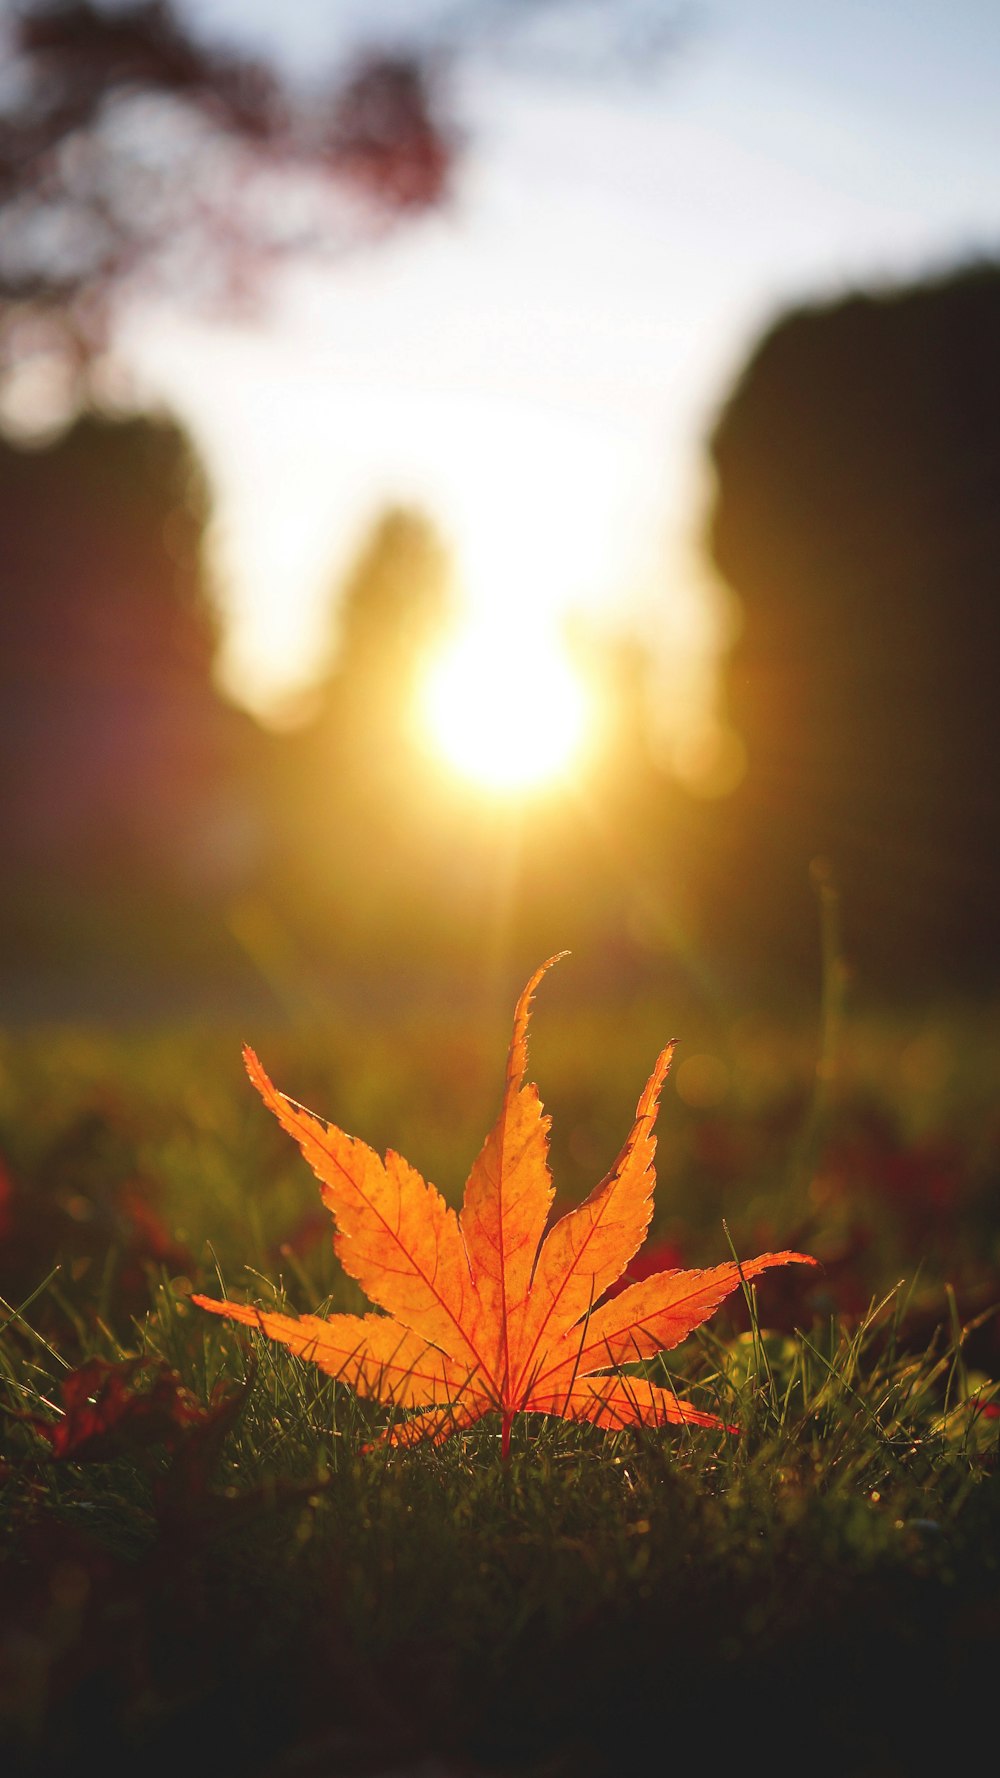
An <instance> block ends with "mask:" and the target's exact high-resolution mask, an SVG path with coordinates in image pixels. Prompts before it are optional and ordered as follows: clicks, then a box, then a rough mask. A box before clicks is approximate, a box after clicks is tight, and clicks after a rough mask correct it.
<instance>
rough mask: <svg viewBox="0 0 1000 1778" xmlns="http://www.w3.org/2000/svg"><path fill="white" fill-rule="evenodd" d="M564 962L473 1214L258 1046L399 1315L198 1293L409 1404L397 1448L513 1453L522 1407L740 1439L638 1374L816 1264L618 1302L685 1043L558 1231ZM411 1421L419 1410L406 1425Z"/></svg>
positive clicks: (778, 1258) (281, 1105)
mask: <svg viewBox="0 0 1000 1778" xmlns="http://www.w3.org/2000/svg"><path fill="white" fill-rule="evenodd" d="M560 954H561V955H564V954H565V953H560ZM557 961H558V958H556V957H550V958H549V960H548V962H547V963H543V964H542V966H541V968H540V969H538V970H536V971H535V974H534V975H533V976H532V978H531V980H530V982H529V983H528V985H527V987H526V988H525V990H524V993H523V994H522V995H521V998H520V1000H519V1001H518V1003H517V1009H516V1012H515V1014H514V1035H513V1038H512V1040H511V1046H510V1053H509V1056H508V1060H507V1078H506V1084H505V1087H504V1095H503V1104H502V1106H501V1108H500V1116H499V1118H498V1119H497V1121H496V1123H495V1125H494V1126H493V1129H492V1130H491V1131H490V1133H489V1135H488V1136H487V1138H486V1141H485V1143H484V1144H483V1147H482V1150H481V1152H480V1154H479V1157H478V1159H477V1160H476V1162H475V1164H474V1166H473V1168H472V1172H471V1173H470V1175H469V1179H468V1182H467V1184H466V1187H465V1199H464V1202H463V1205H462V1210H461V1213H460V1214H459V1215H456V1213H455V1211H454V1210H452V1209H451V1208H450V1206H449V1205H448V1204H447V1203H446V1202H445V1199H444V1198H443V1197H442V1195H441V1193H440V1192H439V1191H438V1190H437V1189H436V1188H435V1187H434V1186H433V1185H428V1184H426V1183H425V1181H424V1180H423V1179H421V1177H420V1175H419V1173H416V1172H415V1171H414V1169H413V1168H412V1167H411V1166H409V1165H408V1163H407V1162H406V1161H404V1160H403V1159H402V1157H401V1156H400V1155H398V1154H395V1153H394V1152H393V1150H392V1149H389V1150H388V1152H387V1154H386V1157H385V1160H384V1161H382V1160H380V1159H379V1157H378V1155H377V1154H376V1153H375V1152H374V1150H373V1149H371V1148H368V1147H367V1146H366V1144H365V1143H363V1142H360V1141H358V1140H357V1139H356V1138H355V1137H352V1136H347V1135H345V1133H344V1131H343V1130H338V1129H337V1128H336V1127H335V1126H334V1125H332V1124H330V1125H327V1124H324V1123H322V1122H321V1121H320V1120H319V1119H318V1118H316V1117H313V1116H312V1115H311V1113H310V1112H308V1111H305V1110H303V1109H302V1107H301V1106H299V1105H297V1104H295V1103H294V1102H293V1101H292V1100H290V1099H288V1098H286V1097H285V1095H284V1094H283V1093H279V1092H277V1091H276V1089H275V1088H274V1087H273V1086H272V1084H271V1082H270V1080H269V1079H268V1077H267V1075H266V1074H265V1073H264V1070H263V1068H262V1067H261V1065H260V1063H259V1062H258V1060H257V1057H256V1056H255V1055H254V1053H253V1051H252V1050H249V1049H248V1050H245V1051H244V1060H245V1062H246V1066H247V1072H248V1073H249V1075H250V1079H251V1080H252V1082H253V1084H254V1086H255V1087H256V1088H257V1091H258V1092H259V1093H260V1095H261V1098H262V1099H263V1100H264V1103H265V1105H267V1106H268V1107H269V1109H270V1110H271V1111H273V1112H274V1115H275V1117H276V1118H277V1119H278V1121H279V1123H281V1124H282V1126H283V1127H284V1128H285V1129H286V1130H287V1131H288V1133H289V1135H291V1136H294V1137H295V1140H296V1142H297V1143H298V1145H299V1147H300V1148H301V1150H302V1153H303V1154H304V1156H305V1158H306V1160H307V1161H308V1162H309V1165H310V1166H311V1167H312V1169H313V1172H314V1173H315V1174H316V1176H317V1178H318V1179H319V1181H320V1185H321V1188H322V1197H323V1202H324V1204H325V1205H326V1207H327V1209H328V1210H329V1211H330V1212H331V1214H332V1215H333V1218H334V1221H335V1223H336V1228H337V1233H336V1235H335V1237H334V1248H335V1251H336V1253H337V1256H338V1258H339V1259H340V1262H341V1264H342V1265H343V1267H344V1270H345V1271H346V1272H348V1273H349V1274H350V1276H351V1277H352V1278H354V1279H356V1281H357V1282H358V1284H360V1285H361V1287H362V1289H363V1290H364V1291H365V1292H366V1294H367V1295H368V1296H369V1297H370V1298H371V1300H372V1301H373V1302H374V1303H376V1304H377V1305H378V1307H379V1308H380V1309H381V1310H383V1311H384V1313H382V1314H373V1315H330V1316H326V1317H320V1316H316V1315H303V1316H300V1317H298V1318H296V1317H294V1316H290V1315H280V1314H275V1313H272V1312H271V1311H269V1310H267V1309H257V1308H253V1307H251V1306H250V1305H247V1304H242V1303H233V1302H225V1301H223V1302H219V1301H216V1300H215V1299H213V1298H211V1297H204V1296H196V1297H194V1299H193V1300H194V1302H196V1303H197V1304H198V1305H199V1306H200V1307H201V1308H203V1309H208V1310H210V1311H211V1312H212V1313H213V1314H215V1315H226V1316H228V1317H229V1319H230V1320H232V1321H238V1322H242V1323H243V1324H244V1326H247V1327H253V1328H257V1329H258V1330H259V1331H260V1332H261V1333H264V1334H266V1335H267V1336H268V1338H269V1339H272V1340H277V1341H279V1342H280V1343H281V1344H282V1345H285V1346H288V1347H289V1348H290V1350H291V1351H293V1352H296V1353H298V1354H299V1356H300V1357H302V1358H306V1359H309V1360H311V1361H312V1363H314V1364H317V1365H319V1367H320V1369H321V1370H323V1371H326V1372H328V1373H329V1375H330V1376H333V1377H338V1378H340V1379H341V1380H342V1381H345V1382H347V1383H349V1384H350V1385H352V1386H353V1388H354V1389H356V1390H357V1392H358V1394H359V1395H364V1396H371V1397H374V1398H375V1399H376V1400H377V1401H380V1402H383V1403H385V1404H386V1405H387V1406H390V1407H392V1408H393V1409H395V1410H397V1415H396V1418H395V1420H394V1424H393V1426H392V1427H391V1429H390V1431H389V1433H388V1435H387V1436H388V1437H389V1439H390V1440H391V1442H392V1443H394V1444H406V1445H410V1444H417V1443H419V1442H420V1441H421V1440H424V1439H430V1440H432V1441H434V1442H435V1443H439V1442H440V1441H441V1440H443V1439H445V1438H447V1437H448V1436H449V1434H450V1433H452V1432H454V1431H456V1430H458V1429H460V1428H462V1427H465V1426H469V1425H471V1424H472V1422H473V1421H475V1420H479V1419H481V1417H482V1416H483V1415H484V1414H487V1413H490V1412H496V1413H498V1414H499V1415H500V1421H501V1450H502V1453H503V1455H504V1456H505V1457H506V1455H507V1453H508V1450H509V1447H510V1433H511V1426H512V1423H513V1419H514V1416H515V1414H519V1413H540V1414H556V1415H560V1416H562V1418H563V1419H567V1420H591V1421H593V1422H594V1423H595V1425H598V1426H603V1427H607V1428H613V1429H617V1428H620V1427H624V1426H637V1425H642V1426H661V1425H663V1424H665V1423H668V1422H681V1423H687V1424H689V1425H694V1426H708V1427H716V1428H722V1427H724V1426H725V1422H724V1421H722V1420H720V1419H719V1418H718V1417H717V1416H716V1415H715V1414H709V1413H706V1412H704V1411H703V1410H702V1409H700V1408H696V1407H694V1406H693V1404H692V1403H691V1402H688V1401H682V1400H680V1399H679V1398H678V1397H677V1396H676V1395H675V1394H674V1393H673V1391H672V1390H670V1389H665V1388H662V1387H660V1386H658V1385H656V1384H653V1383H649V1382H647V1381H645V1379H643V1378H641V1377H637V1376H633V1375H629V1374H624V1373H623V1372H622V1368H621V1367H622V1366H623V1365H624V1364H627V1363H630V1362H631V1361H633V1360H635V1359H642V1358H648V1357H650V1356H651V1355H652V1354H653V1353H655V1352H663V1351H669V1350H670V1348H671V1347H673V1346H676V1345H678V1344H679V1343H680V1342H681V1340H684V1339H686V1338H687V1336H688V1334H690V1333H691V1332H693V1330H694V1329H695V1328H696V1327H700V1326H701V1324H702V1322H703V1321H706V1320H707V1319H708V1317H709V1316H710V1315H711V1314H713V1313H714V1311H715V1310H716V1309H717V1308H718V1307H719V1305H720V1303H722V1302H723V1301H724V1300H725V1298H726V1297H727V1296H729V1295H730V1294H731V1293H732V1292H733V1291H734V1290H736V1289H737V1287H738V1286H739V1285H740V1284H742V1283H744V1282H745V1281H748V1280H749V1279H752V1278H756V1277H757V1276H758V1274H759V1273H761V1272H764V1271H767V1270H768V1268H769V1267H770V1266H783V1265H788V1264H789V1263H790V1262H792V1261H795V1262H799V1263H801V1264H803V1265H815V1263H816V1261H815V1260H814V1259H813V1258H812V1257H811V1256H810V1255H809V1254H805V1253H763V1254H761V1255H760V1256H759V1257H758V1258H757V1259H751V1260H744V1261H742V1262H740V1263H737V1262H736V1261H734V1260H729V1261H726V1262H725V1263H724V1264H723V1265H719V1266H712V1267H709V1268H708V1269H707V1270H690V1271H686V1270H681V1269H679V1268H673V1269H671V1270H669V1271H664V1272H658V1273H655V1274H654V1275H653V1276H651V1277H648V1278H643V1279H641V1280H640V1281H639V1282H638V1283H636V1284H632V1285H630V1286H629V1287H628V1288H627V1289H625V1290H622V1291H621V1292H620V1293H619V1294H618V1295H617V1296H614V1297H612V1298H610V1299H608V1300H607V1301H602V1300H601V1299H602V1298H603V1297H604V1295H605V1292H606V1291H607V1290H608V1289H609V1287H610V1286H611V1285H612V1284H614V1283H615V1281H616V1280H617V1279H618V1278H619V1277H620V1276H621V1274H622V1272H623V1271H624V1269H625V1267H626V1266H627V1265H628V1263H629V1261H630V1260H631V1259H632V1257H633V1255H634V1254H635V1253H636V1252H637V1250H638V1249H639V1247H640V1246H641V1245H642V1242H643V1240H644V1239H645V1236H646V1230H647V1228H648V1226H649V1220H650V1217H651V1216H652V1212H653V1188H654V1185H655V1183H656V1178H655V1174H654V1172H653V1155H654V1152H655V1148H656V1141H655V1138H654V1135H653V1124H654V1121H655V1118H656V1111H657V1105H658V1102H659V1096H660V1089H661V1087H662V1085H663V1082H664V1080H665V1078H666V1075H667V1071H668V1069H669V1067H670V1062H671V1057H672V1055H673V1051H674V1045H673V1044H672V1043H671V1044H668V1046H667V1048H666V1049H665V1050H663V1051H662V1053H661V1054H660V1056H659V1057H658V1058H657V1061H656V1065H655V1067H654V1069H653V1072H652V1074H651V1075H650V1078H649V1081H648V1083H647V1085H646V1087H645V1089H644V1091H643V1094H642V1097H641V1098H640V1100H639V1104H638V1108H637V1110H636V1115H635V1122H634V1124H633V1125H632V1128H631V1130H630V1132H629V1135H628V1137H627V1140H626V1142H625V1146H624V1148H623V1149H622V1151H621V1153H620V1155H619V1156H618V1159H617V1160H616V1162H615V1164H614V1166H613V1167H612V1169H611V1171H610V1173H608V1175H607V1177H606V1178H605V1179H603V1180H602V1181H601V1183H600V1184H599V1185H598V1186H597V1187H596V1188H595V1190H594V1191H593V1192H592V1193H591V1195H590V1197H589V1198H588V1199H587V1200H586V1202H585V1203H583V1204H581V1205H580V1206H579V1207H578V1208H577V1209H576V1210H572V1211H570V1212H569V1213H568V1214H567V1215H565V1216H563V1217H562V1218H561V1219H560V1220H559V1221H558V1222H556V1223H555V1224H554V1226H553V1227H552V1228H551V1229H549V1231H548V1233H547V1234H546V1232H545V1229H546V1224H547V1222H548V1217H549V1210H550V1208H551V1204H552V1198H553V1193H554V1187H553V1184H552V1177H551V1174H550V1172H549V1167H548V1132H549V1119H548V1118H547V1117H546V1115H545V1113H544V1112H543V1110H542V1106H541V1101H540V1099H539V1097H538V1089H537V1087H535V1086H533V1085H531V1084H530V1083H525V1080H524V1073H525V1068H526V1065H527V1032H528V1020H529V1016H530V1012H531V1003H532V999H533V997H534V994H535V990H536V988H537V987H538V984H539V982H540V981H541V979H542V976H543V975H544V974H545V972H546V970H547V969H549V968H550V967H551V965H552V964H553V963H555V962H557ZM402 1410H412V1411H410V1412H407V1413H406V1415H405V1417H402V1416H401V1411H402ZM730 1430H735V1428H731V1429H730Z"/></svg>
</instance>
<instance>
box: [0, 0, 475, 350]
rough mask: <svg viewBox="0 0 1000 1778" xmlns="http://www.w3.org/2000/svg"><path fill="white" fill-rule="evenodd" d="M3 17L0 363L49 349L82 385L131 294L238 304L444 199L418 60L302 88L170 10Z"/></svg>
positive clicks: (71, 0)
mask: <svg viewBox="0 0 1000 1778" xmlns="http://www.w3.org/2000/svg"><path fill="white" fill-rule="evenodd" d="M3 23H4V27H5V32H6V36H7V38H8V48H9V55H8V58H7V68H6V78H5V81H4V87H3V92H2V100H0V233H2V240H3V245H2V248H0V370H2V369H4V368H6V369H7V370H8V371H9V370H10V368H11V367H12V365H16V364H17V363H19V362H21V361H23V360H24V358H25V357H26V356H28V355H31V354H35V353H45V354H56V355H58V356H60V357H61V358H62V359H63V360H65V361H67V362H68V363H69V364H70V365H71V366H72V367H74V368H75V370H76V372H77V374H78V375H79V376H83V375H84V374H85V371H86V368H87V366H88V365H89V364H90V363H91V361H92V360H93V358H94V355H95V354H96V353H98V352H100V351H101V350H102V349H103V348H104V347H105V346H106V345H107V343H108V339H109V336H110V333H111V331H112V329H113V325H114V322H115V319H116V317H117V314H118V312H119V310H120V308H121V306H122V304H123V303H124V302H125V301H126V300H127V299H129V298H133V297H135V296H136V295H142V294H145V295H149V294H151V293H153V294H156V295H159V296H161V297H162V296H166V297H167V298H171V297H172V298H174V299H175V300H176V299H180V300H182V301H183V302H185V303H192V302H194V303H196V304H201V305H208V306H214V307H217V308H222V309H225V310H231V309H233V308H234V307H236V308H238V307H240V306H243V305H245V304H246V303H247V302H248V301H251V300H252V299H253V297H254V296H255V295H256V294H257V293H258V292H259V290H260V288H261V281H262V277H263V274H264V273H265V272H266V271H267V270H268V269H270V268H272V267H273V266H274V264H275V263H276V262H278V261H280V260H281V259H283V258H285V257H287V255H288V254H289V253H293V252H301V251H302V250H303V249H305V248H307V247H309V246H312V247H313V248H317V247H320V246H322V247H324V248H326V249H329V248H330V247H340V246H343V244H344V241H345V238H349V237H351V236H352V235H355V234H357V233H358V232H360V231H363V230H371V229H372V228H377V227H379V226H384V225H385V224H387V223H388V222H390V221H391V220H392V219H393V218H395V217H398V216H401V215H405V214H410V213H413V212H414V211H420V210H423V209H426V208H427V207H429V206H431V205H433V204H436V203H439V202H440V201H441V200H442V199H443V197H444V196H445V194H446V192H447V189H448V183H449V177H450V172H451V166H452V160H453V156H454V152H455V148H456V135H455V132H454V129H453V127H452V125H451V124H450V122H449V120H448V117H447V105H446V100H445V97H444V94H443V91H442V83H441V74H442V69H441V67H440V65H439V64H438V63H437V62H436V61H435V60H434V59H433V57H431V56H430V55H427V56H421V55H419V54H418V53H417V52H416V51H414V52H413V53H412V54H411V53H408V54H406V55H402V54H400V55H394V54H389V53H382V52H377V51H373V52H371V53H370V54H369V55H368V56H366V57H364V58H362V59H360V60H358V61H356V62H354V63H353V64H352V65H351V66H350V67H349V68H348V69H347V70H346V71H345V70H342V71H341V72H340V73H339V74H338V75H337V77H336V78H335V79H333V80H332V81H331V83H329V84H328V86H327V87H325V88H323V87H321V88H320V89H319V90H318V91H317V92H315V93H312V94H302V93H300V92H296V91H295V90H293V88H292V87H291V85H290V84H289V83H288V82H287V81H283V80H282V79H281V78H280V77H279V75H278V74H277V72H276V71H275V70H274V69H273V68H271V67H267V66H265V65H264V64H263V63H262V62H260V61H255V60H251V59H249V58H247V57H245V56H240V55H238V54H235V53H233V52H230V51H226V50H220V49H217V48H214V47H212V46H211V45H209V44H207V43H206V42H205V41H204V40H202V39H201V38H200V37H199V36H197V35H196V34H195V33H194V32H192V31H191V30H190V29H189V27H188V26H187V24H186V23H185V22H184V21H183V20H182V18H181V16H180V15H179V13H178V12H177V11H176V10H175V8H174V7H173V6H172V5H171V4H170V0H124V3H120V4H109V3H101V0H26V3H25V4H24V5H22V6H18V7H15V8H14V9H13V10H11V11H10V12H9V16H8V18H7V19H6V21H4V22H3Z"/></svg>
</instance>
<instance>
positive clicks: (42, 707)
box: [0, 415, 253, 895]
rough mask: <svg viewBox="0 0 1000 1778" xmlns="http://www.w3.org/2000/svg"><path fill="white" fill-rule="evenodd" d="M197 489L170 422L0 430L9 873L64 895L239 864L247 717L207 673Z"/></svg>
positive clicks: (208, 634) (198, 479)
mask: <svg viewBox="0 0 1000 1778" xmlns="http://www.w3.org/2000/svg"><path fill="white" fill-rule="evenodd" d="M207 510H208V491H207V487H206V483H205V479H204V476H203V474H202V472H201V469H200V466H199V464H198V461H197V458H196V457H195V455H194V452H193V450H192V447H191V445H190V444H189V442H188V440H187V438H186V436H185V435H184V433H183V432H182V431H181V429H180V428H179V427H178V426H177V425H176V424H175V423H174V422H172V421H170V420H167V419H162V418H161V419H155V420H154V419H149V418H145V419H129V420H112V419H108V418H102V417H99V416H97V415H87V416H85V417H83V418H81V419H79V420H78V421H77V422H76V424H75V425H74V426H73V427H72V428H71V429H70V430H69V431H68V432H66V433H65V434H64V435H63V436H62V437H61V438H60V439H59V440H58V441H57V442H56V443H53V444H50V445H49V446H47V447H46V448H44V449H36V450H24V449H19V448H17V447H16V446H14V445H12V444H9V443H3V442H0V610H2V612H3V624H4V648H3V653H2V656H0V791H2V796H3V806H4V852H5V878H6V883H7V886H8V888H9V887H11V886H12V884H13V883H14V882H15V881H16V880H17V879H19V878H20V879H21V881H22V882H23V884H25V885H26V886H27V889H28V892H29V894H34V893H36V892H37V885H38V880H39V878H38V873H39V871H40V870H41V869H43V867H44V868H46V869H47V870H49V871H50V872H52V873H54V874H52V875H51V876H50V878H49V881H50V883H51V884H55V883H56V882H61V883H63V885H64V887H65V888H66V891H67V893H68V894H70V895H72V893H73V892H74V891H75V890H80V889H82V888H83V887H84V886H85V884H86V883H87V882H91V883H94V884H97V883H100V884H103V885H105V886H107V885H110V884H117V885H118V886H119V887H122V886H123V885H124V884H126V883H127V882H130V881H131V882H135V881H136V880H137V879H139V878H141V877H143V876H145V877H146V878H147V879H149V880H156V881H159V882H165V881H168V880H169V881H172V882H173V883H174V884H175V886H181V885H183V884H184V883H185V882H187V883H188V884H189V885H191V886H193V885H197V886H198V887H200V888H204V887H206V886H208V885H209V884H211V883H212V882H213V881H214V880H216V879H217V880H218V881H220V882H225V881H226V880H227V878H229V877H230V876H231V875H233V874H234V873H235V875H236V876H237V877H238V876H239V874H240V872H241V871H242V870H243V869H244V868H245V863H246V859H245V844H246V841H247V834H246V833H245V831H244V830H245V829H246V828H247V826H248V822H249V814H248V811H247V810H246V808H245V807H244V799H243V793H242V791H241V790H240V788H239V780H240V778H241V777H242V775H243V773H244V767H245V764H246V761H245V758H244V753H245V749H246V748H247V746H249V744H250V741H251V736H252V730H253V725H252V724H251V723H250V722H249V719H247V718H244V717H241V716H240V715H239V713H238V712H236V711H235V710H232V709H230V708H229V706H228V705H225V704H224V703H223V702H222V700H221V699H220V697H219V696H218V695H217V693H216V691H215V688H214V685H213V683H212V665H213V658H214V652H215V640H216V638H215V621H214V616H213V613H212V609H211V605H210V602H209V599H208V596H207V592H206V587H205V580H204V569H203V565H202V557H201V541H202V532H203V529H204V524H205V519H206V514H207Z"/></svg>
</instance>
